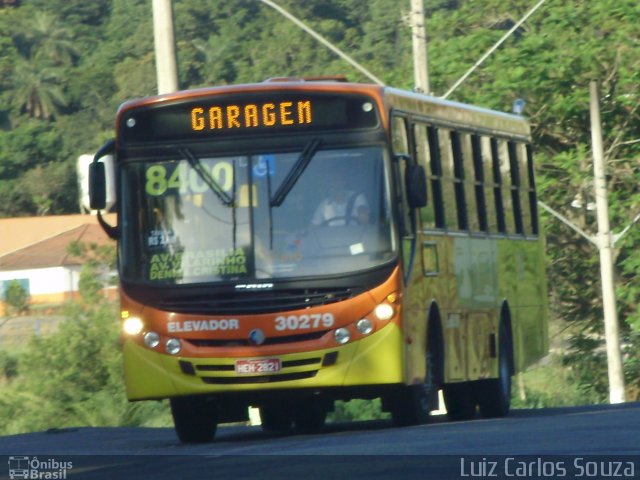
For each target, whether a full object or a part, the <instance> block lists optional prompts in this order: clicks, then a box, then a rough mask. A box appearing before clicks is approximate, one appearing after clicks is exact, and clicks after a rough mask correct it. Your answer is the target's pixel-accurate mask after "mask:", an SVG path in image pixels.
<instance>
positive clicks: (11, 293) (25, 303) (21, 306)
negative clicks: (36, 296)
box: [4, 280, 29, 315]
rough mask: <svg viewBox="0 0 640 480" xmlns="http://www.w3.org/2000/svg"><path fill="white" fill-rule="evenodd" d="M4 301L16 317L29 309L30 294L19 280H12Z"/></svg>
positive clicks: (6, 290) (5, 292)
mask: <svg viewBox="0 0 640 480" xmlns="http://www.w3.org/2000/svg"><path fill="white" fill-rule="evenodd" d="M4 301H5V303H6V304H7V305H8V306H9V307H10V311H12V312H13V313H14V314H16V315H20V314H21V313H23V312H26V311H27V310H28V309H29V292H28V291H27V290H26V289H25V288H24V287H23V286H22V284H21V283H20V282H19V281H18V280H11V281H10V282H9V283H8V284H7V285H6V286H5V290H4Z"/></svg>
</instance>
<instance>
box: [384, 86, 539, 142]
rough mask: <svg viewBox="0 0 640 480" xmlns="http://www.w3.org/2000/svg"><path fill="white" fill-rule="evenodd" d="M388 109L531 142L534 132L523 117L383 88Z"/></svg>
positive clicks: (449, 124) (440, 122)
mask: <svg viewBox="0 0 640 480" xmlns="http://www.w3.org/2000/svg"><path fill="white" fill-rule="evenodd" d="M384 90H385V101H386V104H387V106H388V107H389V108H391V109H396V110H398V111H402V112H408V113H411V114H413V115H415V116H419V117H422V118H424V119H425V120H426V121H428V122H433V123H435V124H438V125H444V126H451V127H457V128H461V129H464V128H465V127H467V128H473V129H480V130H486V131H487V132H491V133H498V134H500V133H502V134H506V135H514V136H517V137H522V138H526V139H529V138H530V136H531V129H530V127H529V123H528V122H527V120H526V119H525V118H524V117H521V116H518V115H513V114H510V113H504V112H499V111H496V110H490V109H488V108H482V107H478V106H475V105H469V104H465V103H459V102H453V101H450V100H443V99H441V98H438V97H432V96H430V95H425V94H422V93H415V92H410V91H407V90H400V89H397V88H392V87H384Z"/></svg>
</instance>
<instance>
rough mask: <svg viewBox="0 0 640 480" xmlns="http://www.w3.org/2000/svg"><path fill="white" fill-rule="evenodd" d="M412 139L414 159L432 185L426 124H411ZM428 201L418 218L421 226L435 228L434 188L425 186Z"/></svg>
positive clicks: (432, 176) (432, 177)
mask: <svg viewBox="0 0 640 480" xmlns="http://www.w3.org/2000/svg"><path fill="white" fill-rule="evenodd" d="M413 141H414V144H415V152H416V160H417V162H418V164H420V165H422V166H423V167H424V170H425V173H426V174H427V183H428V184H430V185H429V186H430V187H432V185H433V182H434V180H436V181H439V179H436V178H434V175H433V173H432V168H433V167H432V164H431V151H430V146H429V136H428V132H427V126H426V125H424V124H414V125H413ZM427 195H428V201H427V206H426V207H423V208H421V209H420V218H421V220H422V226H423V228H428V229H433V228H436V210H435V208H436V201H435V200H434V189H433V188H427Z"/></svg>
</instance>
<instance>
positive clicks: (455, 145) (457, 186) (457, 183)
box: [451, 130, 469, 230]
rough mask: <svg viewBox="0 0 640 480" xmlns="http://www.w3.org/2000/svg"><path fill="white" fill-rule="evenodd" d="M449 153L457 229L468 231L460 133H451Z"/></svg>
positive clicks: (454, 131) (453, 131)
mask: <svg viewBox="0 0 640 480" xmlns="http://www.w3.org/2000/svg"><path fill="white" fill-rule="evenodd" d="M451 153H452V154H453V190H454V192H455V196H456V211H457V212H458V229H459V230H468V229H469V219H468V216H467V202H466V198H465V196H464V159H463V158H462V146H461V139H460V133H458V132H457V131H456V130H452V131H451Z"/></svg>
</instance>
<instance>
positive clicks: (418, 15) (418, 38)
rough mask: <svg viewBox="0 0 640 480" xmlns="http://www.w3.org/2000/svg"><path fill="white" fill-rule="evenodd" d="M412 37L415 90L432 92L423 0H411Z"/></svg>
mask: <svg viewBox="0 0 640 480" xmlns="http://www.w3.org/2000/svg"><path fill="white" fill-rule="evenodd" d="M411 37H412V39H413V74H414V78H415V90H416V91H417V92H422V93H427V94H428V93H431V88H430V87H429V65H428V63H427V32H426V28H425V25H424V3H423V0H411Z"/></svg>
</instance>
